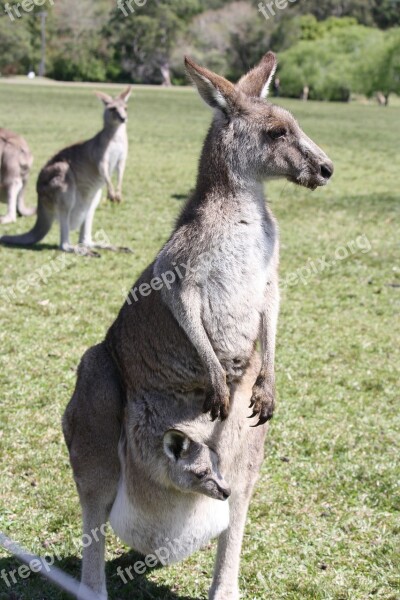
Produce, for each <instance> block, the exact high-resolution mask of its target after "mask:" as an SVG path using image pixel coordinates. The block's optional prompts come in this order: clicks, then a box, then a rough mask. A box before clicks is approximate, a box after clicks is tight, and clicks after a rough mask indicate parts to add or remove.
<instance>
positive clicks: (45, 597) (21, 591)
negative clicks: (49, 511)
mask: <svg viewBox="0 0 400 600" xmlns="http://www.w3.org/2000/svg"><path fill="white" fill-rule="evenodd" d="M142 560H143V556H142V555H140V554H138V553H136V552H134V551H131V552H128V553H126V554H124V555H123V556H121V557H120V558H116V559H114V560H112V561H109V562H108V563H107V566H106V578H107V589H108V598H109V600H132V598H134V599H135V600H198V597H197V596H196V597H192V596H190V597H189V596H185V595H177V594H176V593H175V592H173V591H171V590H170V588H169V587H167V586H165V585H157V584H155V583H153V582H152V581H149V580H148V579H147V576H146V574H143V575H138V574H137V573H136V572H135V571H134V570H133V569H131V570H130V571H131V573H132V576H133V579H132V580H131V579H130V577H129V576H128V575H127V574H125V569H127V568H129V567H133V565H134V564H135V563H137V562H138V561H142ZM55 565H56V566H57V567H58V568H59V569H61V570H62V571H64V572H65V573H67V574H68V575H70V576H71V577H74V578H75V579H77V580H79V577H80V569H81V561H80V559H78V558H77V557H76V556H68V557H66V558H63V559H62V560H61V561H56V563H55ZM20 566H21V563H20V562H18V561H17V560H16V559H14V558H13V557H8V558H1V559H0V574H2V573H6V575H7V578H8V582H9V584H10V586H8V585H7V584H6V581H5V580H4V579H0V600H68V599H69V598H71V596H70V595H68V594H66V593H64V592H62V591H60V590H59V589H58V588H57V587H55V586H54V584H52V583H50V582H49V581H47V580H46V579H44V578H42V577H40V575H38V574H33V573H31V574H30V575H29V577H28V578H26V579H22V578H21V577H19V575H18V573H17V572H15V573H14V577H15V579H16V583H15V582H13V578H12V576H11V575H10V572H12V571H16V570H18V568H19V567H20ZM118 567H120V568H121V569H122V571H124V576H125V578H126V581H127V583H124V581H123V580H122V578H121V577H120V576H119V575H118V573H117V569H118ZM158 568H161V567H155V568H152V569H148V573H151V572H152V571H154V570H155V569H158Z"/></svg>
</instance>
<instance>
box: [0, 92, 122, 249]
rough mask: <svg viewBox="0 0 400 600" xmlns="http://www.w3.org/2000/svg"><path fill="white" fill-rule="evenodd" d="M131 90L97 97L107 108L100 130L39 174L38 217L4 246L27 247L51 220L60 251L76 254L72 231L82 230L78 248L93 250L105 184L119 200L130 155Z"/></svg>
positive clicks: (7, 238) (5, 238)
mask: <svg viewBox="0 0 400 600" xmlns="http://www.w3.org/2000/svg"><path fill="white" fill-rule="evenodd" d="M130 94H131V87H129V88H128V89H126V90H125V91H124V92H123V93H122V94H120V95H119V96H117V97H116V98H115V99H113V98H111V97H110V96H108V95H107V94H103V93H101V92H97V96H98V97H99V98H100V99H101V100H102V101H103V103H104V105H105V111H104V127H103V129H102V130H101V131H100V132H99V133H98V134H97V135H96V136H95V137H94V138H92V139H90V140H88V141H87V142H81V143H78V144H75V145H73V146H70V147H69V148H65V149H64V150H61V152H59V153H58V154H56V156H54V157H53V158H52V159H51V160H50V161H49V162H48V163H47V164H46V166H45V167H44V168H43V169H42V170H41V172H40V173H39V178H38V181H37V186H36V187H37V193H38V215H37V220H36V223H35V225H34V227H33V229H31V231H29V232H28V233H25V234H22V235H4V236H2V237H1V238H0V242H1V243H3V244H11V245H18V246H31V245H32V244H36V243H37V242H39V241H40V240H42V239H43V238H44V237H45V235H47V233H48V232H49V231H50V228H51V226H52V223H53V221H54V219H55V218H56V217H57V218H58V219H59V221H60V234H61V239H60V248H61V250H63V251H64V252H74V251H75V248H74V246H72V245H71V244H70V237H69V234H70V231H71V230H74V229H78V228H80V233H79V243H80V244H81V245H83V246H85V247H88V248H90V247H94V244H93V242H92V225H93V217H94V213H95V211H96V208H97V207H98V205H99V203H100V200H101V190H102V187H103V185H104V184H106V185H107V190H108V198H109V199H111V200H112V201H115V202H120V201H121V187H122V179H123V175H124V170H125V164H126V159H127V154H128V137H127V132H126V121H127V118H128V117H127V101H128V99H129V96H130ZM115 169H116V170H117V172H118V186H117V190H116V191H115V190H114V187H113V184H112V181H111V176H112V174H113V172H114V170H115Z"/></svg>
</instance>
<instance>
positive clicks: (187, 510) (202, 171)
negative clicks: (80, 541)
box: [63, 53, 333, 600]
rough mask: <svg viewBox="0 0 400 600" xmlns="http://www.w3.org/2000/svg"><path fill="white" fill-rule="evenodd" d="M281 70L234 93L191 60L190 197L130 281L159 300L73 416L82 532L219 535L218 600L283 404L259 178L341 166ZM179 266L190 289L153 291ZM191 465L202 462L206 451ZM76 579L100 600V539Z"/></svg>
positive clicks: (116, 348)
mask: <svg viewBox="0 0 400 600" xmlns="http://www.w3.org/2000/svg"><path fill="white" fill-rule="evenodd" d="M275 67H276V60H275V57H274V55H273V54H271V53H268V54H267V55H266V56H265V58H264V59H263V60H262V61H261V63H260V64H259V65H258V66H257V67H256V68H255V69H253V70H252V71H250V73H248V74H247V75H246V76H244V77H243V78H242V79H241V80H240V82H239V84H237V85H236V86H234V85H233V84H231V83H230V82H228V81H227V80H226V79H223V78H221V77H219V76H218V75H216V74H215V73H212V72H210V71H207V70H206V69H204V68H203V67H199V66H198V65H196V64H195V63H193V61H190V60H187V68H188V71H189V74H190V76H191V78H192V79H193V81H194V82H195V84H196V85H197V87H198V90H199V93H200V95H201V96H202V97H203V98H204V99H205V100H206V102H208V103H209V104H210V105H211V106H212V107H213V108H214V109H215V115H214V120H213V123H212V126H211V128H210V131H209V134H208V136H207V138H206V141H205V144H204V148H203V153H202V157H201V161H200V168H199V176H198V181H197V186H196V189H195V192H194V193H193V195H192V197H191V198H190V199H189V200H188V202H187V204H186V206H185V208H184V209H183V211H182V214H181V216H180V218H179V219H178V222H177V225H176V227H175V230H174V232H173V233H172V235H171V237H170V239H169V241H168V242H167V243H166V245H165V246H164V248H163V249H162V250H161V251H160V253H159V254H158V256H157V258H156V260H155V261H154V263H152V264H151V265H150V266H149V267H148V268H147V269H146V270H145V271H144V273H143V274H142V275H141V277H140V278H139V280H138V281H137V282H136V284H135V287H137V288H139V289H141V286H144V287H143V289H146V290H150V293H149V294H147V293H146V297H144V296H142V297H139V298H138V301H137V302H134V303H132V302H131V301H130V300H129V301H127V302H126V303H125V304H124V306H123V307H122V309H121V311H120V313H119V315H118V318H117V319H116V321H115V322H114V324H113V325H112V326H111V328H110V329H109V331H108V333H107V336H106V339H105V340H104V341H103V342H102V343H101V344H99V345H98V346H95V347H94V348H91V349H90V350H89V351H88V352H87V353H86V354H85V356H84V357H83V359H82V362H81V365H80V367H79V372H78V380H77V385H76V389H75V392H74V395H73V397H72V399H71V401H70V403H69V405H68V407H67V409H66V412H65V415H64V419H63V428H64V434H65V439H66V442H67V445H68V448H69V452H70V458H71V464H72V467H73V470H74V476H75V480H76V483H77V487H78V491H79V495H80V501H81V505H82V511H83V529H84V532H85V533H89V532H90V531H91V530H92V529H96V528H99V527H100V525H101V524H102V523H104V522H106V520H107V519H108V517H109V515H110V512H111V520H112V522H113V523H114V527H115V529H116V530H117V532H119V534H120V535H121V536H122V537H125V539H127V541H128V542H129V543H130V544H132V545H133V546H135V547H136V548H137V549H140V550H141V551H142V552H148V551H153V550H154V549H155V547H157V544H160V543H162V541H163V539H164V538H165V537H170V536H171V535H175V536H178V537H179V536H180V537H181V538H182V539H184V541H185V544H184V546H185V548H186V550H187V549H188V548H189V553H190V551H192V550H194V549H196V548H198V547H199V546H201V545H203V544H204V543H206V542H207V541H208V539H210V538H211V537H213V536H216V535H219V542H218V553H217V560H216V566H215V572H214V578H213V582H212V585H211V588H210V595H209V598H210V600H238V598H239V586H238V573H239V561H240V550H241V544H242V537H243V531H244V526H245V520H246V514H247V509H248V504H249V501H250V498H251V495H252V490H253V487H254V484H255V481H256V479H257V474H258V471H259V468H260V465H261V463H262V458H263V446H264V438H265V434H266V421H267V420H268V419H270V418H271V417H272V414H273V410H274V404H275V390H274V355H275V335H276V325H277V317H278V309H279V291H278V260H279V250H278V234H277V226H276V223H275V220H274V218H273V216H272V214H271V212H270V210H269V208H268V207H266V204H265V198H264V194H263V188H262V181H263V179H265V178H268V177H274V176H281V177H286V178H289V179H291V180H293V181H296V182H297V183H301V184H302V185H306V186H308V187H310V188H315V187H316V186H318V185H324V184H325V183H326V182H327V180H328V179H329V178H330V176H331V174H332V172H333V165H332V163H331V162H330V161H329V159H328V157H327V156H326V155H325V154H324V153H323V151H322V150H320V149H319V148H318V147H317V146H316V145H315V144H314V143H313V142H312V141H311V140H310V139H309V138H307V137H306V136H305V134H304V133H303V132H302V131H301V129H300V127H299V126H298V124H297V122H296V121H295V119H294V118H293V117H292V116H291V115H290V114H289V113H287V111H285V110H284V109H282V108H279V107H275V106H272V105H270V104H267V103H265V102H264V101H263V100H261V99H260V94H264V93H265V92H266V88H267V87H268V84H269V82H270V81H271V78H272V75H273V72H274V70H275ZM182 264H185V265H186V266H185V271H186V273H185V276H184V277H182V278H181V279H180V281H178V282H176V283H175V284H174V285H172V286H168V287H167V286H164V287H162V289H160V288H158V289H159V291H154V289H153V290H152V289H151V283H154V282H155V281H156V282H157V281H158V282H159V281H161V280H162V276H163V274H165V272H166V271H168V270H173V269H174V265H182ZM258 340H259V341H260V342H261V357H259V356H258V353H257V352H256V344H257V341H258ZM249 403H250V405H251V407H252V408H253V414H252V415H251V416H250V415H249V412H250V411H249ZM204 411H205V412H204ZM208 412H211V416H212V420H210V418H209V415H208V414H206V413H208ZM218 416H221V417H222V419H221V420H217V417H218ZM249 416H250V417H251V420H250V421H248V420H247V419H246V417H249ZM257 424H258V425H259V427H254V426H255V425H257ZM251 426H253V427H251ZM171 430H172V431H175V430H178V431H179V432H181V434H182V435H184V436H186V437H187V438H188V439H190V440H191V441H192V443H194V444H198V446H193V448H197V450H198V451H199V452H200V455H201V461H203V462H204V461H205V462H207V461H208V463H209V464H208V467H207V468H209V469H210V475H211V480H210V485H211V488H210V487H208V488H204V487H202V486H200V487H196V486H195V485H194V480H193V478H191V476H190V474H188V473H186V475H185V476H183V473H182V469H183V470H185V466H184V465H183V463H180V464H179V465H172V466H171V463H170V462H169V461H170V458H171V457H168V456H167V454H166V452H165V450H166V448H165V441H166V439H167V442H168V435H169V434H168V432H171ZM121 432H122V441H121V440H120V438H121ZM166 435H167V438H166V437H165V436H166ZM124 440H125V441H124ZM118 447H119V453H120V455H119V456H118ZM212 453H214V454H212ZM186 467H187V470H188V471H194V470H196V469H197V468H198V464H197V462H196V455H190V458H189V459H188V462H187V464H186ZM218 481H219V482H221V481H223V482H226V483H227V485H228V486H229V488H230V489H229V491H231V495H230V497H229V500H228V503H226V502H225V503H224V502H221V501H220V500H216V499H215V498H213V497H210V493H208V494H207V493H205V492H206V491H208V492H210V489H211V492H212V493H215V490H216V489H217V487H216V482H218ZM224 486H225V483H224V484H223V485H221V486H220V487H221V489H223V488H224ZM210 507H211V508H210ZM227 508H229V514H228V513H227ZM196 515H197V516H196ZM199 515H200V518H198V516H199ZM215 515H217V517H218V518H215ZM187 553H188V552H187V551H186V552H185V551H183V550H182V551H179V552H177V553H176V556H175V557H173V558H175V559H179V558H183V557H184V556H186V555H187ZM82 581H83V582H84V583H85V584H87V585H89V586H90V587H91V588H92V589H94V590H96V591H98V592H99V593H101V594H102V596H103V597H104V598H106V584H105V575H104V539H103V538H102V539H101V540H100V542H99V543H93V544H91V545H90V546H89V547H88V548H86V549H85V551H84V555H83V570H82Z"/></svg>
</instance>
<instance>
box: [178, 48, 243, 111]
mask: <svg viewBox="0 0 400 600" xmlns="http://www.w3.org/2000/svg"><path fill="white" fill-rule="evenodd" d="M185 66H186V71H187V73H188V75H189V77H190V79H191V80H192V82H193V83H194V84H195V86H196V87H197V90H198V92H199V94H200V96H201V97H202V98H203V100H204V102H206V103H207V104H208V105H209V106H211V107H212V108H218V109H219V110H222V111H223V112H224V113H225V114H229V113H232V112H233V111H234V109H235V107H236V106H237V101H238V93H237V90H236V89H235V86H234V85H233V84H232V83H231V82H230V81H228V80H227V79H225V77H221V76H220V75H217V74H216V73H213V72H212V71H209V70H208V69H205V68H204V67H201V66H200V65H197V64H196V63H195V62H194V61H193V60H192V59H191V58H189V57H187V56H185Z"/></svg>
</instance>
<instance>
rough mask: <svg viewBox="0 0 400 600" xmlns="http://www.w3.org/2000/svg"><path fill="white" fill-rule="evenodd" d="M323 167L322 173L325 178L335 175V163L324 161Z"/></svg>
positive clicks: (321, 167)
mask: <svg viewBox="0 0 400 600" xmlns="http://www.w3.org/2000/svg"><path fill="white" fill-rule="evenodd" d="M320 169H321V175H322V177H323V178H324V179H326V180H328V179H330V178H331V177H332V175H333V163H331V162H329V163H323V164H322V165H321V166H320Z"/></svg>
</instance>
